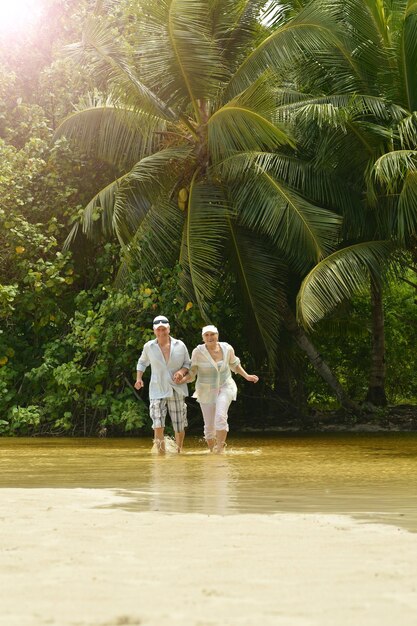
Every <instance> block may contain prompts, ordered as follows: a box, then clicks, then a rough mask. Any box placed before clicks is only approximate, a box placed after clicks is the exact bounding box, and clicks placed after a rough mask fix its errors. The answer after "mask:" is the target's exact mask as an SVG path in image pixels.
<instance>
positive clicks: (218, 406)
mask: <svg viewBox="0 0 417 626" xmlns="http://www.w3.org/2000/svg"><path fill="white" fill-rule="evenodd" d="M231 402H232V399H231V397H230V390H228V389H222V388H220V389H219V394H218V396H217V399H216V402H213V403H210V404H203V403H201V402H200V406H201V412H202V413H203V419H204V439H215V437H216V430H226V431H229V424H228V423H227V411H228V410H229V406H230V404H231Z"/></svg>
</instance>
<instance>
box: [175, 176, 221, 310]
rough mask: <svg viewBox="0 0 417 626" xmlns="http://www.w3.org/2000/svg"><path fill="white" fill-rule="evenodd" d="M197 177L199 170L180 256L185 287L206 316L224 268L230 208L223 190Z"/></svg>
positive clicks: (192, 193)
mask: <svg viewBox="0 0 417 626" xmlns="http://www.w3.org/2000/svg"><path fill="white" fill-rule="evenodd" d="M198 176H199V170H196V172H195V173H194V176H193V179H192V181H191V185H190V190H189V197H188V210H187V216H186V221H185V229H184V238H183V247H182V254H181V265H182V269H183V274H182V286H183V289H184V291H185V292H186V293H187V295H188V296H189V297H190V299H192V300H194V299H195V300H196V301H197V303H198V305H199V308H200V311H201V314H202V315H203V317H207V315H208V309H207V305H208V303H209V302H210V301H211V300H212V299H213V297H214V294H215V287H216V277H218V276H219V275H220V272H221V268H222V250H223V247H224V241H225V237H226V228H227V224H226V215H227V211H228V206H227V202H226V200H225V196H224V194H223V191H222V190H221V189H220V188H219V187H216V186H215V185H213V184H211V183H210V182H208V181H206V180H198Z"/></svg>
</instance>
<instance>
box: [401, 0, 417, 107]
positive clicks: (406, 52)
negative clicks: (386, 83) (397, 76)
mask: <svg viewBox="0 0 417 626" xmlns="http://www.w3.org/2000/svg"><path fill="white" fill-rule="evenodd" d="M400 55H401V57H400V69H401V72H402V76H403V85H404V91H403V93H404V100H405V106H406V108H407V109H408V111H410V113H411V112H412V111H416V110H417V83H416V67H417V0H409V1H408V2H407V6H406V9H405V13H404V23H403V29H402V36H401V47H400Z"/></svg>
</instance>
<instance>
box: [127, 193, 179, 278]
mask: <svg viewBox="0 0 417 626" xmlns="http://www.w3.org/2000/svg"><path fill="white" fill-rule="evenodd" d="M183 225H184V214H183V212H182V211H180V209H179V208H178V205H177V203H176V202H174V201H173V200H170V199H169V198H168V197H165V198H164V197H160V198H159V199H158V201H157V202H156V203H155V204H153V205H152V206H151V207H150V208H149V210H148V211H147V213H146V215H145V216H144V218H143V220H142V221H141V223H140V224H139V226H138V228H137V230H136V233H135V235H134V236H133V238H132V239H131V241H130V242H129V243H128V244H127V245H126V246H124V247H123V250H122V266H121V267H122V268H123V269H121V274H120V276H119V277H118V278H119V281H120V284H123V281H124V280H125V278H126V276H127V274H128V273H129V271H130V270H132V269H133V270H138V271H139V272H140V275H141V277H142V279H143V280H144V281H148V282H152V281H153V280H154V277H155V269H156V268H158V269H162V268H165V267H172V266H173V265H174V264H175V260H176V259H177V258H178V255H179V250H180V245H181V233H182V229H183Z"/></svg>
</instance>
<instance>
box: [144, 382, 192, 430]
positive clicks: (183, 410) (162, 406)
mask: <svg viewBox="0 0 417 626" xmlns="http://www.w3.org/2000/svg"><path fill="white" fill-rule="evenodd" d="M173 393H174V395H173V396H171V397H170V398H160V399H158V400H151V401H150V404H149V415H150V417H151V420H152V428H153V429H155V428H165V418H166V415H167V410H168V413H169V416H170V418H171V422H172V426H173V428H174V431H175V432H176V433H178V432H182V431H183V430H184V429H185V427H186V426H188V424H187V405H186V404H185V402H184V396H180V395H179V393H177V392H176V391H175V389H173Z"/></svg>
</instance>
